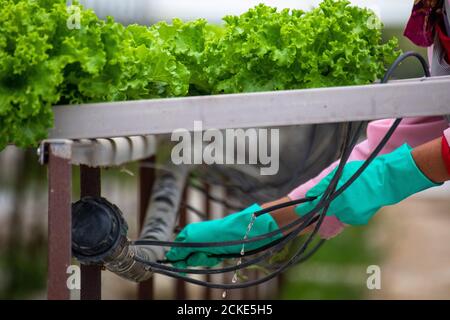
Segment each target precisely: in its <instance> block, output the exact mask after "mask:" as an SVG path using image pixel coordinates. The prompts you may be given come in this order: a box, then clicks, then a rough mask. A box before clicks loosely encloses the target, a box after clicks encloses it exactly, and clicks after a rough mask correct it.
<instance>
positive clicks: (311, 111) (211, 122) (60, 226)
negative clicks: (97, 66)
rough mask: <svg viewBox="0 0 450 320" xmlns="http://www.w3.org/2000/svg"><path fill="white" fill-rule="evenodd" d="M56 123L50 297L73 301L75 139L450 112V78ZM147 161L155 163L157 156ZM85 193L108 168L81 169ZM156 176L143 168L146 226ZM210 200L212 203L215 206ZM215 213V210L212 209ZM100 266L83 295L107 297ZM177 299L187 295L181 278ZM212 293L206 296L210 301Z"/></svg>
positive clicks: (114, 109) (46, 153)
mask: <svg viewBox="0 0 450 320" xmlns="http://www.w3.org/2000/svg"><path fill="white" fill-rule="evenodd" d="M54 112H55V127H54V129H52V130H51V131H50V134H49V136H50V139H51V140H49V141H47V142H46V143H44V144H43V145H45V148H41V153H43V154H41V157H43V158H45V160H44V161H43V162H44V163H47V164H48V179H49V186H48V188H49V190H48V195H49V203H48V205H49V207H48V298H49V299H69V298H70V292H69V290H68V288H67V285H66V281H67V275H66V270H67V267H68V266H69V265H70V264H71V259H72V258H71V207H70V205H71V191H72V185H71V174H72V164H71V157H72V154H71V152H72V145H71V143H68V141H71V140H61V139H84V138H86V139H93V138H109V137H129V136H134V135H138V136H140V135H142V136H144V135H149V134H161V133H171V132H173V131H174V130H176V129H179V128H186V129H188V130H192V128H193V122H194V121H198V120H201V121H203V129H205V130H206V129H211V128H214V129H226V128H248V127H274V126H285V125H300V124H311V123H329V122H344V121H360V120H374V119H381V118H395V117H412V116H434V115H445V114H450V77H436V78H427V79H425V78H422V79H412V80H402V81H393V82H392V83H388V84H383V85H380V84H375V85H367V86H350V87H339V88H324V89H307V90H291V91H279V92H262V93H249V94H232V95H218V96H206V97H189V98H176V99H155V100H143V101H128V102H115V103H101V104H86V105H80V106H57V107H54ZM142 161H146V162H152V161H153V158H149V159H145V160H142ZM80 172H81V195H92V196H99V195H100V194H101V190H100V169H99V168H90V167H87V166H84V165H82V166H81V171H80ZM153 177H154V172H153V169H151V168H149V166H142V167H141V168H140V173H139V186H140V187H139V199H138V201H139V217H140V221H139V223H140V225H141V224H142V222H143V219H144V216H145V210H146V207H147V205H148V201H149V196H150V192H151V187H152V181H153ZM209 205H210V204H209V203H208V201H206V202H205V208H208V207H209ZM208 211H209V210H207V212H208ZM100 273H101V270H100V267H96V266H93V267H82V277H81V286H82V291H81V298H82V299H100V298H101V276H100ZM151 281H152V280H150V281H149V282H146V283H142V284H140V285H139V298H142V299H144V298H151V297H152V284H151ZM177 287H178V288H179V289H178V290H177V292H178V294H177V298H179V299H183V298H185V297H186V290H185V287H184V284H181V283H180V282H177ZM208 297H210V293H206V296H205V298H208Z"/></svg>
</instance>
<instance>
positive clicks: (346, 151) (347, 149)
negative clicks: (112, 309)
mask: <svg viewBox="0 0 450 320" xmlns="http://www.w3.org/2000/svg"><path fill="white" fill-rule="evenodd" d="M361 129H362V126H360V127H359V128H358V135H359V131H360V130H361ZM350 132H351V126H349V129H348V133H350ZM358 135H356V136H354V137H353V139H352V141H351V143H350V144H348V139H350V138H349V135H347V139H346V141H345V143H344V144H345V147H344V148H343V151H342V157H341V162H340V163H339V166H338V170H337V171H336V172H335V175H334V176H333V178H332V180H331V182H330V184H329V186H328V187H327V189H326V191H325V192H324V196H323V197H322V198H321V200H320V201H319V203H318V205H317V206H316V208H314V209H313V210H312V211H311V212H310V213H308V214H306V215H305V216H304V217H303V218H299V219H298V221H301V220H302V219H307V223H306V225H307V226H309V225H310V224H311V221H312V220H313V219H314V218H315V217H314V213H315V212H317V211H318V209H317V207H318V206H319V205H320V204H321V203H322V202H325V201H326V199H327V197H328V195H329V194H330V192H331V190H332V189H333V190H334V188H335V187H336V185H337V182H338V180H339V178H340V175H341V174H342V170H343V168H344V166H345V163H346V162H347V160H348V157H349V156H350V153H351V151H352V149H353V146H354V145H355V144H356V142H357V136H358ZM325 214H326V209H324V210H323V212H322V219H323V217H324V216H325ZM320 223H321V222H320ZM319 226H320V225H317V226H316V228H315V229H314V231H313V232H312V233H311V234H310V235H309V237H308V240H307V242H306V243H305V244H304V245H303V247H302V250H305V249H306V246H307V245H308V243H309V242H310V241H311V239H312V238H313V237H314V236H315V234H316V233H317V231H318V228H319ZM287 227H289V226H287ZM303 229H304V225H301V226H299V227H297V228H296V229H295V230H294V231H293V232H291V233H290V234H289V235H288V236H287V237H285V238H284V239H283V240H282V241H280V242H279V244H277V245H275V246H271V247H272V248H270V249H269V250H268V251H267V252H266V253H264V254H263V255H261V256H260V257H257V258H256V259H252V260H249V261H245V262H244V263H241V264H240V265H237V266H230V267H225V268H221V269H209V270H194V269H187V268H175V267H169V266H161V265H159V266H158V264H157V263H154V262H147V261H143V260H142V259H140V258H137V259H138V261H139V262H141V263H144V264H146V265H148V266H150V267H153V268H156V269H158V270H165V271H169V272H180V273H195V274H213V273H225V272H230V271H236V270H239V269H243V268H245V267H247V266H250V265H254V264H256V263H259V262H261V261H263V260H264V259H266V258H268V257H270V256H271V255H272V254H273V253H274V252H276V251H279V250H281V249H282V248H283V247H284V246H285V245H286V243H287V242H289V241H291V240H292V239H294V238H295V237H296V236H297V235H298V234H299V233H300V232H301V231H302V230H303ZM266 235H267V234H266ZM211 256H214V255H211Z"/></svg>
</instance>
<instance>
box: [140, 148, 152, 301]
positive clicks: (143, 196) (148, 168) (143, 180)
mask: <svg viewBox="0 0 450 320" xmlns="http://www.w3.org/2000/svg"><path fill="white" fill-rule="evenodd" d="M154 164H155V158H154V157H150V158H149V159H147V160H143V161H142V162H141V166H140V168H139V202H138V203H139V230H141V229H142V226H143V224H144V222H145V215H146V213H147V208H148V204H149V202H150V195H151V192H152V188H153V182H154V181H155V169H154V168H153V167H152V166H153V165H154ZM138 299H139V300H151V299H153V278H151V279H149V280H147V281H144V282H141V283H139V285H138Z"/></svg>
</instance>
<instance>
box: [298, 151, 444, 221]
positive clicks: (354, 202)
mask: <svg viewBox="0 0 450 320" xmlns="http://www.w3.org/2000/svg"><path fill="white" fill-rule="evenodd" d="M411 150H412V148H411V147H410V146H408V145H407V144H404V145H402V146H401V147H399V148H398V149H396V150H394V151H393V152H392V153H389V154H385V155H382V156H378V157H376V158H375V159H374V160H373V161H372V163H371V164H370V165H369V166H368V167H367V168H366V170H364V171H363V173H362V174H361V175H360V177H359V178H358V179H356V180H355V182H353V183H352V184H351V185H350V186H349V187H348V188H347V189H346V190H345V191H344V192H343V193H342V194H341V195H339V196H338V197H337V198H336V199H334V200H333V201H332V202H331V205H330V207H329V209H328V211H327V215H328V216H331V215H334V216H336V217H337V218H338V219H339V220H340V221H341V222H343V223H347V224H350V225H364V224H367V223H368V222H369V220H370V219H371V218H372V216H373V215H374V214H375V213H376V212H377V211H378V210H379V209H380V208H381V207H383V206H387V205H392V204H395V203H398V202H400V201H402V200H403V199H405V198H407V197H409V196H410V195H412V194H414V193H417V192H420V191H422V190H425V189H428V188H431V187H434V186H438V185H440V184H437V183H434V182H433V181H431V180H430V179H428V178H427V177H426V176H425V175H424V174H423V173H422V172H421V171H420V169H419V168H418V167H417V166H416V163H415V162H414V159H413V157H412V155H411ZM363 163H364V161H352V162H349V163H347V164H346V165H345V167H344V170H343V174H342V177H341V179H340V180H339V183H338V187H337V189H338V188H339V187H341V186H342V185H343V184H344V183H345V182H347V181H348V180H349V179H350V177H351V176H352V175H353V174H354V173H355V172H356V171H357V170H358V169H359V168H360V167H361V165H362V164H363ZM336 170H337V169H335V170H334V171H333V172H331V173H330V174H329V175H328V176H326V177H325V178H324V179H322V181H320V182H319V183H318V184H317V185H316V186H315V187H313V188H311V190H309V191H308V192H307V193H306V196H307V197H318V198H317V199H315V200H314V201H312V202H310V203H305V204H301V205H299V206H298V207H297V208H296V209H295V212H296V213H297V214H299V215H300V216H304V215H305V214H307V213H308V212H310V211H311V210H312V209H313V208H314V207H315V206H316V204H317V203H318V202H319V200H320V198H321V196H322V195H323V193H324V192H325V189H326V188H327V187H328V185H329V183H330V181H331V179H332V178H333V176H334V173H335V172H336Z"/></svg>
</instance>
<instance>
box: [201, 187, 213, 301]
mask: <svg viewBox="0 0 450 320" xmlns="http://www.w3.org/2000/svg"><path fill="white" fill-rule="evenodd" d="M204 188H205V195H204V197H205V198H204V203H203V209H204V212H205V215H206V220H210V219H211V210H212V206H211V200H210V199H209V193H210V192H211V189H210V187H209V184H207V183H205V184H204ZM205 280H206V281H207V282H211V280H212V279H211V275H209V274H208V275H206V279H205ZM211 291H212V290H211V288H208V287H206V288H205V291H204V297H203V298H204V299H205V300H211V299H212V292H211Z"/></svg>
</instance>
